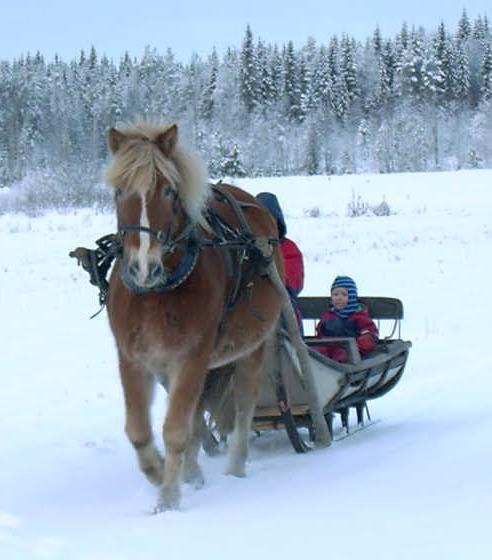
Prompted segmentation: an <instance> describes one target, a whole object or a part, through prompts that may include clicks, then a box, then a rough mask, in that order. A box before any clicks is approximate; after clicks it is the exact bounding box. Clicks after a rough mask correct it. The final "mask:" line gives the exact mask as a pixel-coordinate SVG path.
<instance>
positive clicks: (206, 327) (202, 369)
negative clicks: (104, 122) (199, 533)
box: [106, 123, 282, 511]
mask: <svg viewBox="0 0 492 560" xmlns="http://www.w3.org/2000/svg"><path fill="white" fill-rule="evenodd" d="M108 143H109V147H110V149H111V152H112V154H113V159H112V161H111V163H110V165H109V167H108V169H107V173H106V178H107V180H108V182H109V183H110V184H111V185H112V186H113V187H114V199H115V204H116V212H117V219H118V234H119V236H120V239H121V249H122V250H121V254H120V257H119V259H118V261H117V262H116V264H115V267H114V268H113V271H112V273H111V277H110V282H109V293H108V299H107V308H108V314H109V321H110V325H111V329H112V332H113V335H114V338H115V341H116V345H117V350H118V358H119V368H120V374H121V382H122V386H123V391H124V397H125V406H126V433H127V435H128V438H129V440H130V442H131V443H132V445H133V447H134V448H135V451H136V453H137V457H138V462H139V465H140V468H141V470H142V471H143V472H144V473H145V475H146V476H147V478H148V479H149V480H150V481H151V482H153V483H155V484H156V485H158V486H159V489H160V490H159V500H158V504H157V508H156V511H163V510H167V509H175V508H177V507H178V506H179V502H180V494H181V493H180V483H181V479H182V478H183V479H184V480H185V481H188V482H192V483H194V484H195V485H196V486H197V487H198V486H200V485H202V484H203V475H202V472H201V469H200V467H199V465H198V462H197V456H198V451H199V443H200V441H199V429H198V427H199V426H200V423H201V424H202V425H203V416H202V404H201V403H202V402H203V400H201V399H203V393H204V386H205V381H206V378H207V372H209V370H211V369H214V370H215V371H220V368H224V366H227V364H233V365H234V367H233V373H232V377H231V378H230V383H231V384H230V386H229V387H232V389H230V388H229V387H228V391H227V393H229V394H232V395H233V398H234V406H233V407H232V409H233V410H234V412H235V417H234V424H233V426H234V428H233V434H232V437H231V440H230V443H229V446H228V450H229V457H228V467H227V473H228V474H231V475H235V476H240V477H241V476H244V475H245V463H246V458H247V451H248V439H249V434H250V429H251V420H252V417H253V413H254V408H255V402H256V397H257V392H258V388H259V376H260V373H261V370H262V366H263V357H264V356H263V355H264V348H265V342H266V341H267V339H268V337H269V336H270V335H271V333H272V331H273V329H274V328H275V325H276V323H277V320H278V317H279V313H280V308H281V295H280V294H279V292H278V291H277V290H276V289H275V288H274V285H273V284H272V282H271V280H270V278H269V277H268V276H267V275H266V274H265V267H264V266H262V259H263V257H265V255H266V254H267V253H268V251H265V250H263V252H261V251H259V250H258V249H255V247H256V246H257V245H258V246H259V245H261V244H260V243H258V240H263V246H264V247H267V249H269V251H270V255H269V259H270V260H269V261H268V262H270V263H271V261H272V258H273V259H274V262H275V263H276V265H277V267H278V269H279V270H281V269H282V264H281V259H280V257H279V253H278V249H277V245H276V238H277V230H276V225H275V223H274V221H273V219H272V217H271V216H270V215H269V214H268V212H267V211H266V210H265V209H264V208H263V207H262V206H260V205H259V204H258V203H257V202H256V199H255V198H254V197H252V196H251V195H249V194H247V193H246V192H244V191H242V190H241V189H239V188H236V187H232V186H229V185H223V186H221V191H219V193H216V192H215V191H213V190H212V189H211V187H210V186H209V185H208V183H207V181H206V176H205V173H204V169H203V166H202V164H201V163H200V162H199V160H198V158H197V157H196V156H194V155H192V154H191V153H189V152H188V151H186V150H185V149H184V148H183V147H182V146H181V145H179V143H178V135H177V127H176V125H172V126H167V127H159V126H154V125H149V124H146V123H139V124H135V125H133V126H131V127H128V128H127V129H125V130H116V129H111V130H110V132H109V136H108ZM220 192H222V193H223V195H224V196H218V195H219V194H220ZM230 199H233V202H234V204H233V205H231V203H230ZM234 206H235V207H236V211H235V210H234ZM237 208H239V209H240V212H239V213H238V212H237ZM211 217H213V218H214V220H215V222H216V223H217V222H218V223H220V225H221V228H222V230H223V231H224V232H229V234H234V232H236V233H235V235H236V237H235V239H236V241H234V242H232V243H231V242H230V243H229V244H230V245H231V244H232V245H234V247H233V248H232V249H231V248H227V245H228V242H227V241H224V238H223V237H222V238H221V237H220V236H218V235H217V233H214V232H213V231H212V227H211V225H213V224H212V222H213V220H212V219H211ZM241 218H242V219H241ZM241 222H243V223H241ZM244 222H245V223H246V226H247V227H246V229H247V230H249V234H244V231H243V229H242V228H244ZM241 239H242V241H241ZM224 247H225V249H224ZM258 254H260V258H259V259H258V258H256V259H255V258H254V257H255V255H256V257H257V256H258ZM231 255H232V257H231ZM265 259H266V260H268V258H267V257H265ZM231 262H232V266H231ZM265 262H266V261H265ZM232 269H237V271H239V272H240V273H241V274H242V276H241V278H240V281H239V282H238V281H237V276H236V275H234V274H232V273H231V270H232ZM235 276H236V280H235V279H234V277H235ZM224 369H228V368H227V367H225V368H224ZM229 369H231V368H229ZM214 375H215V374H214ZM209 377H210V376H209ZM212 377H213V376H212ZM156 381H158V382H161V383H162V384H164V385H165V386H166V388H167V390H168V406H167V412H166V417H165V421H164V427H163V437H164V443H165V449H166V458H165V461H164V459H163V458H162V457H161V455H160V453H159V451H158V450H157V448H156V446H155V444H154V441H153V435H152V431H151V424H150V419H149V407H150V404H151V400H152V393H153V388H154V385H155V383H156ZM221 398H225V397H224V395H222V397H221Z"/></svg>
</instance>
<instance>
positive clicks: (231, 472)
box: [225, 467, 246, 478]
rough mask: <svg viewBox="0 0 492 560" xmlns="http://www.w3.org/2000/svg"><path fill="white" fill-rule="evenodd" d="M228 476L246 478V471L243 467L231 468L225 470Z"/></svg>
mask: <svg viewBox="0 0 492 560" xmlns="http://www.w3.org/2000/svg"><path fill="white" fill-rule="evenodd" d="M225 474H226V475H228V476H235V477H236V478H246V471H245V470H244V469H242V468H232V467H231V468H229V469H227V470H226V472H225Z"/></svg>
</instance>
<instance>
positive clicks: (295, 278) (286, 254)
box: [280, 237, 304, 297]
mask: <svg viewBox="0 0 492 560" xmlns="http://www.w3.org/2000/svg"><path fill="white" fill-rule="evenodd" d="M280 250H281V252H282V257H283V259H284V268H285V285H286V286H287V290H288V291H289V293H290V295H291V296H294V297H295V296H297V295H299V293H300V291H301V290H302V288H303V287H304V261H303V258H302V253H301V251H300V250H299V247H298V246H297V245H296V244H295V243H294V241H292V240H291V239H288V238H287V237H283V238H282V239H281V240H280Z"/></svg>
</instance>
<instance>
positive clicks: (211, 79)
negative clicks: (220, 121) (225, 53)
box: [199, 48, 219, 121]
mask: <svg viewBox="0 0 492 560" xmlns="http://www.w3.org/2000/svg"><path fill="white" fill-rule="evenodd" d="M208 64H209V70H208V81H207V83H206V85H205V88H204V89H203V92H202V95H201V99H200V108H199V109H200V117H201V118H202V119H205V120H207V121H209V120H210V119H211V118H212V117H213V115H214V107H215V90H216V89H217V74H218V72H219V59H218V57H217V52H216V50H215V48H214V49H213V51H212V54H211V55H210V58H209V60H208Z"/></svg>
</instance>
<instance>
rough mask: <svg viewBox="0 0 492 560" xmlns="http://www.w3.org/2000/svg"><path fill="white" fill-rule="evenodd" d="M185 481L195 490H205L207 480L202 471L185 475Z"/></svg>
mask: <svg viewBox="0 0 492 560" xmlns="http://www.w3.org/2000/svg"><path fill="white" fill-rule="evenodd" d="M183 480H184V481H185V482H186V483H187V484H191V485H192V486H193V488H194V489H195V490H200V488H203V485H204V484H205V478H204V476H203V473H202V471H201V469H198V470H196V471H194V472H191V473H187V474H185V476H184V477H183Z"/></svg>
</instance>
